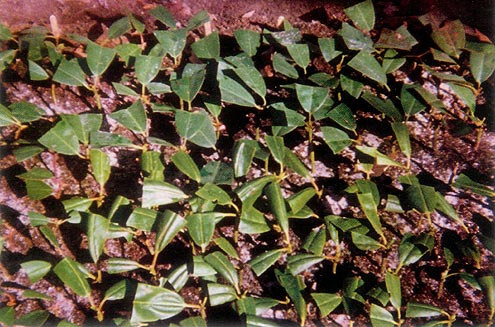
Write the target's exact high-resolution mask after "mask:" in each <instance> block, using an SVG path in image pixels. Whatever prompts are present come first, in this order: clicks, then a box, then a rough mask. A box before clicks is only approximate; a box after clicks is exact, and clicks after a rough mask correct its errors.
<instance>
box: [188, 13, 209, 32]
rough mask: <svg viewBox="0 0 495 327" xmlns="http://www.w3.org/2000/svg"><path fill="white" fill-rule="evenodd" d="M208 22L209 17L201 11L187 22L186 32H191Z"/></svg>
mask: <svg viewBox="0 0 495 327" xmlns="http://www.w3.org/2000/svg"><path fill="white" fill-rule="evenodd" d="M209 21H210V15H209V14H208V12H206V10H201V11H200V12H198V13H197V14H195V15H194V16H193V17H191V19H189V21H188V22H187V26H186V28H187V31H192V30H194V29H196V28H198V27H200V26H201V25H203V24H205V23H207V22H209Z"/></svg>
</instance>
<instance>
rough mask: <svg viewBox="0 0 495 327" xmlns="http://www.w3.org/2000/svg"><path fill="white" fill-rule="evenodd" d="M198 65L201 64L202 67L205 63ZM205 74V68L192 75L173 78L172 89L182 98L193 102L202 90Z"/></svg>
mask: <svg viewBox="0 0 495 327" xmlns="http://www.w3.org/2000/svg"><path fill="white" fill-rule="evenodd" d="M198 66H201V68H203V67H204V66H203V65H198ZM205 74H206V72H205V70H204V69H201V70H199V71H196V72H194V73H192V74H190V75H187V76H182V78H180V79H174V80H171V81H170V86H171V87H172V91H174V93H175V94H177V95H178V96H179V97H180V98H181V99H182V100H184V101H186V102H191V101H192V100H194V98H195V97H196V95H197V94H198V92H199V90H201V86H203V82H204V80H205Z"/></svg>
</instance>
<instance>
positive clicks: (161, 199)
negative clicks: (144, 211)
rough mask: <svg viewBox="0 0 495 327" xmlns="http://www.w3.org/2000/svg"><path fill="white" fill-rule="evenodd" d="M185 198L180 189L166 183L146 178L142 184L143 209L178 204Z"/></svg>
mask: <svg viewBox="0 0 495 327" xmlns="http://www.w3.org/2000/svg"><path fill="white" fill-rule="evenodd" d="M186 198H187V195H186V194H185V193H184V192H182V190H181V189H180V188H178V187H177V186H175V185H172V184H170V183H167V182H161V181H155V180H151V179H148V178H145V179H144V182H143V199H142V202H143V208H150V207H154V206H158V205H163V204H170V203H175V202H179V201H181V200H184V199H186Z"/></svg>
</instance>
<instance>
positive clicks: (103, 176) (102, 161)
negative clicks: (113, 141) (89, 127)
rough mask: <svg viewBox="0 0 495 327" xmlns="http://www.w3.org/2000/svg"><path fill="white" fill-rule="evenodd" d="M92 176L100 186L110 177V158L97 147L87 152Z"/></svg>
mask: <svg viewBox="0 0 495 327" xmlns="http://www.w3.org/2000/svg"><path fill="white" fill-rule="evenodd" d="M89 158H90V160H91V167H92V169H93V176H94V177H95V180H96V181H97V182H98V184H100V185H101V186H102V187H103V185H105V183H106V182H107V180H108V178H109V177H110V159H109V158H108V156H107V155H106V154H105V152H103V151H101V150H98V149H91V151H90V153H89Z"/></svg>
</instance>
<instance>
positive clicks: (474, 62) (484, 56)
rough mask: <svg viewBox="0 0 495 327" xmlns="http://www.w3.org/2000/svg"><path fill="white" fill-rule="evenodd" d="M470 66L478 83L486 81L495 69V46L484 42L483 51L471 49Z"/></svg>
mask: <svg viewBox="0 0 495 327" xmlns="http://www.w3.org/2000/svg"><path fill="white" fill-rule="evenodd" d="M469 67H470V69H471V73H472V74H473V77H474V79H475V80H476V81H477V82H478V83H483V82H484V81H486V80H487V79H488V78H489V77H490V76H491V75H492V74H493V71H494V70H495V46H494V45H493V44H485V43H483V47H482V49H481V51H471V53H470V55H469Z"/></svg>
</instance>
